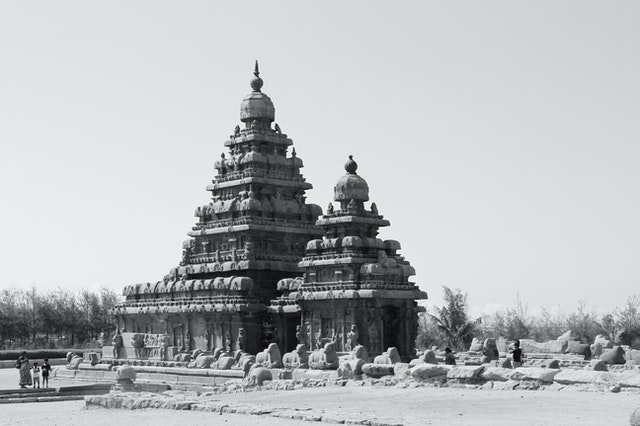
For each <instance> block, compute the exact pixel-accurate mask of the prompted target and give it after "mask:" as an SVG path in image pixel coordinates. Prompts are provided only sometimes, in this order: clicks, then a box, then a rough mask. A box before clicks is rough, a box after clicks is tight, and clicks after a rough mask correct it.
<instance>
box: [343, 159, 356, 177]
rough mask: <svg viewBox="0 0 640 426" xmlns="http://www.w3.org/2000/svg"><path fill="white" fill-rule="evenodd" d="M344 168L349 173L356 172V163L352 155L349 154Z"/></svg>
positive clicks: (353, 173)
mask: <svg viewBox="0 0 640 426" xmlns="http://www.w3.org/2000/svg"><path fill="white" fill-rule="evenodd" d="M344 169H345V170H346V171H347V173H349V174H351V175H355V174H356V170H358V163H356V162H355V161H354V159H353V155H350V156H349V160H348V161H347V162H346V163H345V164H344Z"/></svg>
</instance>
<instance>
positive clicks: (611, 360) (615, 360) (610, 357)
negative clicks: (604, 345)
mask: <svg viewBox="0 0 640 426" xmlns="http://www.w3.org/2000/svg"><path fill="white" fill-rule="evenodd" d="M600 359H601V360H603V361H604V362H606V363H607V364H626V362H627V360H626V359H625V358H624V349H622V347H620V346H614V347H613V348H611V349H609V350H606V351H605V352H604V353H603V354H602V355H600Z"/></svg>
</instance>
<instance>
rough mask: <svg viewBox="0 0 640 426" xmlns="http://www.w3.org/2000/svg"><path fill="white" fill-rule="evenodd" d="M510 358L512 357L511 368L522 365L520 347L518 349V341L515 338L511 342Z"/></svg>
mask: <svg viewBox="0 0 640 426" xmlns="http://www.w3.org/2000/svg"><path fill="white" fill-rule="evenodd" d="M511 358H512V359H513V368H516V367H520V366H521V365H522V349H520V341H519V340H516V341H515V342H514V343H513V350H512V351H511Z"/></svg>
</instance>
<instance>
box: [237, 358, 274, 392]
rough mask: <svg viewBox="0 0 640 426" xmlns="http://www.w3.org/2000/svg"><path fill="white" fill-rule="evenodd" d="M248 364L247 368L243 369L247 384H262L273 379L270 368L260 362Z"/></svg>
mask: <svg viewBox="0 0 640 426" xmlns="http://www.w3.org/2000/svg"><path fill="white" fill-rule="evenodd" d="M247 364H248V366H249V367H248V370H245V379H244V380H245V382H246V384H247V385H248V386H262V385H263V384H264V382H266V381H268V380H273V375H272V374H271V370H269V369H268V368H267V367H265V366H263V365H260V364H252V363H250V362H248V363H247Z"/></svg>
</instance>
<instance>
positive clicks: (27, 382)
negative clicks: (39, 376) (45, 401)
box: [16, 352, 32, 389]
mask: <svg viewBox="0 0 640 426" xmlns="http://www.w3.org/2000/svg"><path fill="white" fill-rule="evenodd" d="M16 368H19V369H20V383H19V385H20V387H21V388H23V389H24V388H26V387H27V386H31V383H32V382H31V363H30V362H29V358H27V353H26V352H22V353H21V354H20V357H18V360H17V361H16Z"/></svg>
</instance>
